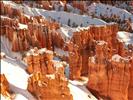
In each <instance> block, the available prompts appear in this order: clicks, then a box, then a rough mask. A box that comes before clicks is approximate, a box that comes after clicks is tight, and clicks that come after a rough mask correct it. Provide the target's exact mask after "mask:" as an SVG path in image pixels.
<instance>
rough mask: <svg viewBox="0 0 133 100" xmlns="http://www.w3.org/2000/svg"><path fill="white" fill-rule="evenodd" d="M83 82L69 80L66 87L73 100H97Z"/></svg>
mask: <svg viewBox="0 0 133 100" xmlns="http://www.w3.org/2000/svg"><path fill="white" fill-rule="evenodd" d="M86 83H87V80H86V81H85V82H79V81H71V80H69V85H68V87H69V88H70V92H71V94H72V95H73V99H74V100H97V99H96V98H95V97H94V96H93V95H92V94H91V93H90V92H89V91H88V90H87V88H86V86H85V84H86Z"/></svg>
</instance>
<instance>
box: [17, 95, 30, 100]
mask: <svg viewBox="0 0 133 100" xmlns="http://www.w3.org/2000/svg"><path fill="white" fill-rule="evenodd" d="M15 100H28V99H27V98H26V97H24V96H23V95H21V94H16V97H15Z"/></svg>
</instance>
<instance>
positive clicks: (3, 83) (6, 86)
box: [0, 74, 11, 100]
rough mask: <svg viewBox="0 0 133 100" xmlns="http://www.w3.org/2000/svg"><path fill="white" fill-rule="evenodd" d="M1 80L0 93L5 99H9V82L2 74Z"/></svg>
mask: <svg viewBox="0 0 133 100" xmlns="http://www.w3.org/2000/svg"><path fill="white" fill-rule="evenodd" d="M0 79H1V80H0V81H1V84H0V85H1V90H0V94H2V95H3V96H4V97H5V98H6V99H7V100H11V95H10V91H9V83H8V81H7V79H6V77H5V75H4V74H0Z"/></svg>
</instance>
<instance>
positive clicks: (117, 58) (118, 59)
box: [112, 54, 128, 62]
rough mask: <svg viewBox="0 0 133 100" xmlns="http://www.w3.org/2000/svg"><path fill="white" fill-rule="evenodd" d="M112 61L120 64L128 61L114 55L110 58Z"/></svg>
mask: <svg viewBox="0 0 133 100" xmlns="http://www.w3.org/2000/svg"><path fill="white" fill-rule="evenodd" d="M112 60H113V61H115V62H121V60H124V61H128V59H126V58H123V57H121V56H120V55H118V54H115V55H113V56H112Z"/></svg>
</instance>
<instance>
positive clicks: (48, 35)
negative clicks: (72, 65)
mask: <svg viewBox="0 0 133 100" xmlns="http://www.w3.org/2000/svg"><path fill="white" fill-rule="evenodd" d="M0 5H1V6H2V13H1V15H2V16H1V32H0V35H2V36H6V37H7V38H8V39H9V40H10V42H11V44H12V51H14V52H21V51H27V50H29V49H30V46H32V47H38V48H44V47H46V48H47V49H49V50H53V49H54V46H57V47H59V48H62V47H63V44H64V40H63V38H62V37H61V35H60V34H59V33H58V32H56V30H57V29H59V28H60V25H59V23H57V22H54V21H48V20H46V19H45V18H43V17H42V16H26V15H25V14H24V13H23V12H22V11H20V10H18V9H14V8H13V7H11V5H9V4H4V3H3V2H0ZM5 15H8V16H7V17H4V16H5Z"/></svg>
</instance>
